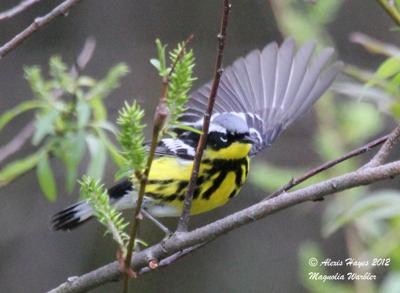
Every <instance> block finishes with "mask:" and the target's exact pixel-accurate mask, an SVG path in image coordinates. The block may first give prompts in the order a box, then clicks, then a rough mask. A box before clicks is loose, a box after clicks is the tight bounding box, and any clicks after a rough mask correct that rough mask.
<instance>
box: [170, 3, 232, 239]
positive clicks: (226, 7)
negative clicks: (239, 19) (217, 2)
mask: <svg viewBox="0 0 400 293" xmlns="http://www.w3.org/2000/svg"><path fill="white" fill-rule="evenodd" d="M230 9H231V4H230V1H229V0H223V13H222V19H221V28H220V32H219V34H218V36H217V38H218V50H217V58H216V62H215V70H214V79H213V82H212V87H211V91H210V96H209V99H208V106H207V111H206V113H205V114H204V118H203V129H202V134H201V135H200V139H199V143H198V145H197V148H196V155H195V157H194V161H193V169H192V174H191V177H190V180H189V184H188V188H187V192H186V194H185V200H184V202H183V209H182V215H181V217H180V218H179V222H178V226H177V232H184V231H187V229H188V225H189V217H190V209H191V206H192V199H193V193H194V190H195V189H196V181H197V176H198V173H199V169H200V163H201V157H202V155H203V150H204V147H205V144H206V141H207V134H208V129H209V126H210V120H211V115H212V111H213V108H214V104H215V98H216V96H217V91H218V86H219V81H220V79H221V75H222V72H223V69H222V60H223V57H224V48H225V37H226V29H227V26H228V18H229V12H230Z"/></svg>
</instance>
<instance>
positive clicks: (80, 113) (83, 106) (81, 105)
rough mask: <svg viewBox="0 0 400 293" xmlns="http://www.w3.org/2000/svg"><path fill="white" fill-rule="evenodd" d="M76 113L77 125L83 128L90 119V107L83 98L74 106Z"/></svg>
mask: <svg viewBox="0 0 400 293" xmlns="http://www.w3.org/2000/svg"><path fill="white" fill-rule="evenodd" d="M76 115H77V118H78V127H79V128H84V127H85V126H86V125H87V124H88V123H89V120H90V115H91V109H90V106H89V104H88V103H86V102H85V101H84V100H79V101H78V104H77V106H76Z"/></svg>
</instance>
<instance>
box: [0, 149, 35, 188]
mask: <svg viewBox="0 0 400 293" xmlns="http://www.w3.org/2000/svg"><path fill="white" fill-rule="evenodd" d="M38 161H39V155H38V153H34V154H32V155H29V156H27V157H25V158H23V159H17V160H15V161H13V162H11V163H9V164H7V165H6V166H5V167H3V168H2V169H1V170H0V187H2V186H5V185H7V184H9V183H10V182H12V181H13V180H14V179H16V178H18V177H19V176H21V175H23V174H25V173H26V172H28V171H30V170H32V169H33V168H35V167H36V165H37V163H38Z"/></svg>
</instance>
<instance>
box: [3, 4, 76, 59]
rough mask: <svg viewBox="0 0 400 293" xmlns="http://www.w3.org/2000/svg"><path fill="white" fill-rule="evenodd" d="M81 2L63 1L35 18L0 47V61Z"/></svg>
mask: <svg viewBox="0 0 400 293" xmlns="http://www.w3.org/2000/svg"><path fill="white" fill-rule="evenodd" d="M81 1H82V0H65V1H64V2H62V3H61V4H60V5H58V6H57V7H56V8H54V9H53V10H52V11H50V12H49V13H48V14H46V15H44V16H41V17H37V18H35V20H34V21H33V22H32V23H31V24H30V25H29V26H28V27H27V28H25V29H24V30H23V31H22V32H20V33H19V34H17V35H15V36H14V37H13V38H12V39H11V40H10V41H8V42H7V43H5V44H4V45H3V46H2V47H0V59H2V58H3V57H4V56H6V55H7V54H8V53H10V52H11V51H12V50H14V49H15V48H17V47H18V46H19V45H21V44H22V43H23V42H24V41H25V40H26V39H28V38H29V37H30V36H31V35H32V34H33V33H35V32H36V31H37V30H39V29H40V28H42V27H44V26H45V25H47V24H49V23H50V22H52V21H53V20H54V19H55V18H57V17H58V16H61V15H65V14H66V13H67V12H68V11H69V10H70V9H71V8H72V6H74V5H76V4H78V3H79V2H81Z"/></svg>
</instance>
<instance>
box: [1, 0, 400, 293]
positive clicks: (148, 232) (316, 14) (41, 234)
mask: <svg viewBox="0 0 400 293" xmlns="http://www.w3.org/2000/svg"><path fill="white" fill-rule="evenodd" d="M312 2H313V1H300V0H299V1H294V0H284V1H279V0H274V1H266V0H262V1H261V0H253V1H250V0H232V5H233V9H232V14H231V18H230V24H229V28H228V40H227V48H226V51H225V64H226V65H227V64H229V63H230V62H232V61H233V60H235V59H236V58H237V57H239V56H241V55H244V54H245V53H247V52H248V51H250V50H251V49H253V48H262V47H263V46H264V45H265V44H266V43H268V42H270V41H273V40H277V41H281V40H282V38H283V36H282V34H283V35H294V36H295V38H296V39H297V40H299V42H301V41H304V40H307V39H312V38H314V39H318V40H319V42H320V44H324V45H333V46H335V47H336V48H337V50H338V57H339V58H340V59H341V60H343V61H345V62H347V63H349V64H353V65H356V66H358V67H359V68H363V69H369V70H370V71H371V74H370V75H368V78H367V80H369V81H370V84H369V85H368V86H364V85H363V84H362V83H360V82H358V83H357V82H356V81H354V80H350V79H349V78H345V77H341V78H339V83H338V84H337V85H335V89H336V92H340V93H341V94H337V95H335V96H334V95H333V94H327V95H326V96H325V97H324V98H323V99H322V100H321V101H320V102H318V104H317V106H316V107H315V108H314V110H313V111H310V112H309V113H307V115H305V116H304V117H302V118H301V119H300V120H299V121H298V122H297V123H296V125H293V126H292V127H290V128H289V129H288V130H286V131H285V132H284V133H283V134H282V135H281V137H280V138H279V139H278V140H277V141H276V143H275V144H274V145H273V146H272V147H271V148H270V149H268V150H267V151H266V152H264V153H263V154H262V155H260V157H258V159H257V162H253V170H252V171H251V178H250V182H249V183H248V184H247V185H246V186H245V187H244V188H243V190H242V191H241V195H240V196H239V197H237V198H236V199H235V200H233V201H232V202H231V203H230V204H228V205H227V206H225V207H223V208H220V209H217V210H215V211H212V212H209V213H207V214H203V215H200V216H196V217H193V218H192V226H193V227H197V226H200V225H203V224H206V223H208V222H211V221H213V220H215V219H218V218H220V217H222V216H224V215H228V214H230V213H232V212H234V211H237V210H239V209H241V208H244V207H246V206H248V205H250V204H252V203H255V202H257V201H259V200H261V199H262V198H263V197H264V196H265V195H266V194H267V193H268V192H270V191H273V190H274V189H276V188H278V187H279V186H281V185H282V184H284V183H285V182H286V181H287V180H289V179H290V178H291V177H293V176H295V175H297V174H301V172H302V171H304V170H306V169H307V168H310V167H312V166H315V165H317V164H318V163H322V162H324V161H326V160H328V159H333V158H335V157H337V156H339V155H341V154H343V153H345V152H346V151H348V150H351V149H352V148H354V147H357V146H360V145H362V144H363V143H365V142H367V141H368V140H371V139H373V138H375V137H377V136H378V135H379V134H383V133H385V132H387V131H388V130H389V129H391V128H393V126H394V125H395V120H394V119H393V118H392V116H398V111H396V109H398V107H397V103H396V102H397V101H396V98H398V97H399V94H398V93H399V92H398V91H399V89H398V84H399V82H398V79H396V77H398V73H399V72H400V68H399V67H400V66H398V63H399V62H397V58H394V59H393V57H392V60H394V61H391V62H389V61H386V63H385V60H386V59H387V58H388V57H390V56H387V55H386V56H385V55H384V54H383V55H375V54H371V53H370V52H367V51H366V50H365V49H364V48H362V46H360V45H358V44H355V43H352V42H350V34H351V33H352V32H362V33H365V34H367V35H369V36H372V37H374V38H377V39H379V40H382V41H385V42H390V43H394V44H396V43H397V42H398V41H399V33H398V32H397V31H396V30H391V29H392V28H394V24H393V22H392V21H391V19H390V18H389V17H388V16H387V15H386V14H385V12H384V11H383V10H382V9H381V8H380V7H379V5H378V4H377V3H376V2H375V1H368V2H366V1H362V0H353V1H338V0H319V1H315V2H317V3H316V4H312ZM15 3H16V2H15V1H11V0H3V1H1V3H0V9H1V10H4V9H6V8H8V7H10V6H13V5H14V4H15ZM271 4H272V5H273V8H274V9H273V10H271V7H270V5H271ZM52 5H54V3H53V1H42V2H41V3H40V4H38V5H36V6H35V7H34V8H32V9H30V10H29V11H27V12H25V13H24V14H22V15H20V16H18V17H16V18H14V19H12V20H8V21H4V22H3V23H0V27H1V30H0V40H2V41H3V42H4V41H6V40H8V39H9V38H10V37H12V36H13V35H14V34H15V33H17V32H19V31H20V30H21V29H22V28H23V27H25V26H26V25H27V24H29V23H30V22H31V21H32V19H33V18H34V17H35V16H37V15H42V14H44V13H46V12H47V11H48V10H49V7H52ZM220 9H221V5H220V3H218V2H217V1H211V0H207V1H190V0H186V1H162V0H154V1H115V2H113V3H112V4H111V2H110V1H106V0H98V1H93V0H86V1H83V2H82V3H81V4H79V5H78V6H76V7H75V8H74V9H73V10H72V11H71V12H70V13H69V15H68V17H65V18H60V19H58V20H56V21H55V22H53V23H52V24H51V25H50V26H48V27H45V28H44V29H42V30H41V31H40V32H38V33H36V34H35V35H34V36H33V37H32V38H31V39H30V40H28V41H27V42H26V43H25V44H24V45H23V46H21V47H20V48H18V49H16V50H15V51H14V52H12V53H11V54H10V55H9V56H8V57H6V58H4V59H3V60H0V77H1V78H0V88H1V91H0V114H1V113H3V112H4V111H6V110H7V109H9V108H11V107H14V106H17V105H18V104H19V103H20V102H22V101H25V100H28V99H31V98H32V97H33V94H32V91H31V89H30V87H29V85H28V83H27V82H26V81H25V80H24V78H23V75H24V71H23V67H24V66H25V65H35V64H36V65H40V66H42V68H43V72H44V73H46V72H47V64H48V60H49V58H50V57H51V56H53V55H60V56H62V58H63V60H64V61H65V62H66V63H67V64H70V65H71V64H73V62H74V60H75V58H76V56H77V55H78V54H79V51H80V50H81V47H82V46H83V44H84V42H85V39H86V38H87V37H89V36H92V37H94V38H95V39H96V41H97V47H96V51H95V53H94V56H93V59H92V60H91V61H90V63H89V65H88V66H87V68H86V69H85V71H84V74H85V75H90V76H93V77H95V78H98V79H100V78H102V77H104V76H105V75H106V73H107V72H108V70H109V69H110V68H111V67H113V66H114V65H115V64H116V63H119V62H125V63H126V64H127V65H128V66H129V68H130V73H129V74H128V75H126V76H125V77H124V78H122V79H121V86H120V87H119V88H118V89H116V90H115V91H112V92H111V94H110V95H109V97H108V98H107V99H106V100H105V104H106V107H107V110H108V112H109V120H110V121H113V122H114V121H115V119H116V117H117V112H118V110H119V109H120V108H121V107H122V105H123V101H124V100H128V101H132V99H137V100H138V101H139V102H140V104H141V105H142V106H143V107H145V108H146V110H147V121H149V122H150V119H151V117H152V111H153V108H154V106H155V105H156V103H157V101H158V97H159V95H160V88H161V85H160V81H159V77H158V75H157V72H156V71H155V70H154V68H152V66H151V65H150V63H149V60H150V58H153V57H154V56H155V55H156V49H155V45H154V40H155V39H156V38H157V37H159V38H161V39H162V40H163V42H165V43H168V44H170V48H172V47H174V46H175V44H176V43H177V42H179V41H182V40H184V39H186V38H187V36H188V35H189V34H191V33H193V34H194V35H195V38H194V40H193V41H192V43H191V47H193V49H194V52H195V56H196V60H197V61H196V68H195V75H196V76H197V77H198V80H197V81H196V83H195V87H197V86H200V85H201V84H202V83H204V82H206V81H207V80H209V79H210V77H211V75H212V69H213V66H214V56H215V48H216V40H215V35H216V33H217V31H218V25H219V16H220ZM381 64H386V66H384V65H381ZM377 68H380V69H381V71H380V74H379V70H378V73H376V74H373V72H375V71H376V70H377ZM388 70H389V71H390V70H391V71H390V72H389V73H390V74H386V75H385V72H386V73H387V71H388ZM382 72H383V73H382ZM356 73H357V74H353V75H356V76H357V77H360V75H361V74H365V73H366V72H365V71H360V70H358V69H357V70H356ZM358 79H360V78H358ZM362 81H366V80H362ZM371 81H372V82H371ZM377 84H378V85H377ZM382 84H383V86H382ZM376 91H378V94H376ZM349 96H350V97H349ZM377 97H378V98H377ZM379 97H384V98H385V100H383V99H382V100H380V99H379ZM396 107H397V108H396ZM33 117H34V116H33V114H32V113H30V114H24V115H22V116H20V117H19V118H18V119H15V120H13V121H12V122H11V123H10V124H9V125H8V126H7V127H5V128H4V129H2V130H1V133H0V146H2V145H4V144H6V143H7V142H8V141H9V140H10V139H11V138H13V136H14V135H15V134H16V133H17V132H18V130H19V129H20V128H22V127H23V126H24V125H25V124H26V123H27V122H29V121H31V119H32V118H33ZM147 134H149V133H147ZM34 150H36V147H34V146H29V145H27V146H26V147H24V148H23V149H22V151H21V152H20V153H18V154H16V155H15V156H14V157H11V158H9V159H8V160H7V161H5V162H3V163H2V164H0V168H3V167H4V166H5V165H6V164H7V163H10V162H12V161H13V160H15V159H17V158H21V157H23V156H24V155H27V154H30V153H32V152H33V151H34ZM397 155H398V153H397ZM89 157H90V155H89V153H88V151H86V156H85V159H84V160H83V161H84V162H83V163H82V164H81V165H80V167H79V175H82V174H83V173H84V172H85V170H86V166H85V164H87V163H88V162H89ZM369 157H370V154H367V155H364V156H363V157H360V158H358V159H355V160H352V161H350V162H347V163H346V164H343V165H340V166H339V167H337V168H335V169H333V170H330V171H329V172H327V173H326V174H324V175H323V176H320V177H319V178H318V179H323V178H326V177H328V176H334V175H337V174H342V173H344V172H346V171H349V170H353V169H355V168H357V167H358V166H360V165H361V164H362V163H363V162H366V161H367V159H368V158H369ZM51 163H52V167H53V170H55V180H56V182H57V184H58V198H57V200H56V201H55V203H51V202H49V201H48V200H47V199H46V198H45V197H44V196H43V195H42V192H41V190H40V187H39V184H38V182H37V179H36V175H35V172H28V173H27V174H25V175H23V176H22V177H20V178H18V179H16V180H15V181H13V182H11V183H10V184H7V185H5V186H2V187H1V188H0V199H1V203H2V204H1V205H0V223H1V226H2V233H0V291H1V292H43V291H46V290H49V289H51V288H53V287H55V286H56V285H58V284H59V283H61V282H63V281H65V280H66V278H67V277H69V276H74V275H80V274H82V273H85V272H87V271H90V270H92V269H94V268H96V267H98V266H101V265H103V264H106V263H108V262H110V261H112V260H114V259H115V255H114V254H115V245H114V243H112V242H111V241H110V240H109V238H105V237H103V232H104V230H103V228H102V227H101V226H100V225H99V224H98V223H96V222H94V221H93V222H90V223H88V224H87V225H84V226H82V227H81V228H80V229H78V230H76V231H73V232H71V233H62V232H57V233H56V232H53V231H51V230H50V229H49V219H50V217H51V215H53V214H54V213H55V212H57V211H58V210H60V209H61V208H63V207H65V206H66V205H69V204H71V203H73V202H75V201H76V200H77V198H78V189H77V187H75V191H74V192H72V194H68V192H67V191H66V190H67V188H66V186H65V183H64V181H65V180H64V177H65V172H64V167H63V165H62V163H60V161H58V160H52V162H51ZM106 166H107V167H106V170H105V179H104V181H105V182H106V183H107V184H112V183H113V181H114V173H115V171H116V170H117V169H116V167H115V165H114V164H113V163H112V161H111V159H108V164H107V165H106ZM306 184H308V183H306ZM398 187H399V186H398V185H396V182H383V183H379V184H376V185H374V186H373V187H372V188H359V189H355V190H351V191H348V192H346V193H345V194H343V195H342V194H341V195H340V196H338V197H330V198H328V199H327V200H325V201H322V202H313V203H307V204H304V205H299V206H296V207H294V208H291V209H288V210H284V211H282V212H280V213H278V214H275V215H272V216H270V217H268V218H266V219H264V220H261V221H258V222H256V223H254V224H251V225H248V226H245V227H242V228H240V229H238V230H235V231H234V232H232V233H230V234H228V235H226V236H224V237H221V238H220V239H218V240H217V241H214V242H213V243H211V244H210V245H208V246H206V247H204V248H202V249H201V250H199V251H196V252H195V253H193V254H191V255H190V256H188V257H185V258H184V259H182V260H180V261H179V262H177V263H175V264H174V265H172V266H170V267H167V268H164V269H160V270H159V271H155V272H153V273H151V274H147V275H144V276H142V277H140V278H139V279H137V280H133V281H132V282H131V286H132V288H133V290H132V292H187V291H189V290H190V291H191V292H357V293H361V292H362V293H364V292H367V293H368V292H383V293H395V292H400V277H399V270H400V261H399V259H400V248H399V245H398V243H399V242H400V239H399V238H400V236H399V235H400V233H399V230H400V227H399V223H400V222H399V219H400V218H399V216H398V215H399V211H400V209H399V206H400V205H399V203H398V202H399V191H398ZM165 222H166V224H168V225H169V226H171V227H174V225H175V222H176V219H168V220H166V221H165ZM140 236H141V238H142V239H145V240H146V241H147V242H148V243H155V242H157V241H158V240H159V239H160V238H161V237H162V234H161V233H160V232H159V231H158V230H156V229H155V228H154V226H152V225H151V224H149V223H147V222H144V223H143V224H142V225H141V229H140ZM310 257H316V258H318V259H319V260H322V259H325V258H331V259H333V260H344V259H345V258H348V257H353V258H355V259H369V260H371V259H372V258H374V257H383V258H388V257H389V258H390V259H391V260H392V261H391V264H390V266H389V267H387V268H383V269H382V268H378V269H377V270H375V271H374V273H376V274H377V281H375V282H366V281H363V282H348V281H341V282H338V281H335V282H325V283H323V282H321V281H312V280H309V278H308V272H309V271H312V268H311V267H310V266H309V265H308V259H309V258H310ZM367 270H368V271H372V270H371V269H367ZM349 271H350V270H349V268H346V267H342V268H333V269H332V270H330V269H329V270H327V273H328V274H331V273H333V274H334V273H336V272H339V273H347V272H349ZM357 272H358V273H363V271H362V270H358V271H357ZM120 287H121V285H120V284H108V285H106V286H103V287H101V288H98V289H96V290H94V292H114V291H117V290H120Z"/></svg>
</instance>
